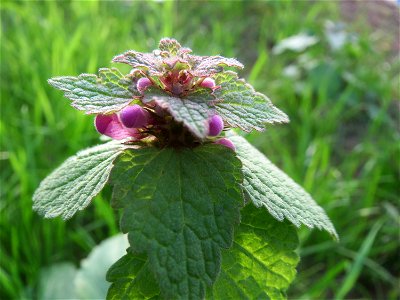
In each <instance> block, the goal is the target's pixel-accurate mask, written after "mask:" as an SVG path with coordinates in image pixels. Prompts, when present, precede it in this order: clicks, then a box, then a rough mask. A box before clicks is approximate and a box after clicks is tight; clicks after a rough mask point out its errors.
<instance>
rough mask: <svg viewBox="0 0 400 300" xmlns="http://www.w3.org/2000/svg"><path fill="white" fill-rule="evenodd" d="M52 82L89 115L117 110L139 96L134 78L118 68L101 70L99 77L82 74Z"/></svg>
mask: <svg viewBox="0 0 400 300" xmlns="http://www.w3.org/2000/svg"><path fill="white" fill-rule="evenodd" d="M49 84H50V85H52V86H53V87H55V88H57V89H59V90H61V91H64V92H65V94H64V95H65V97H67V98H68V99H70V100H72V106H73V107H75V108H76V109H79V110H83V111H85V112H86V113H88V114H97V113H102V114H104V113H110V112H114V111H118V110H120V109H122V108H123V107H125V106H126V105H128V104H129V103H130V102H132V101H133V100H134V99H133V97H135V96H140V94H139V92H138V91H137V90H136V87H135V85H134V84H133V83H132V79H130V78H129V77H124V76H123V75H122V74H121V73H120V72H119V71H118V70H117V69H116V68H112V69H107V68H104V69H100V70H99V76H96V75H94V74H81V75H79V76H78V77H74V76H61V77H54V78H51V79H49Z"/></svg>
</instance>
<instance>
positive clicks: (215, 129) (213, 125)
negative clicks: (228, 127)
mask: <svg viewBox="0 0 400 300" xmlns="http://www.w3.org/2000/svg"><path fill="white" fill-rule="evenodd" d="M208 126H209V128H208V135H209V136H217V135H219V134H220V133H221V132H222V129H224V121H223V120H222V118H221V117H220V116H219V115H214V116H212V117H211V118H210V119H209V120H208Z"/></svg>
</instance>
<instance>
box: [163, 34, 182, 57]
mask: <svg viewBox="0 0 400 300" xmlns="http://www.w3.org/2000/svg"><path fill="white" fill-rule="evenodd" d="M181 48H182V46H181V44H179V42H178V41H177V40H175V39H170V38H164V39H161V40H160V43H159V44H158V49H160V50H161V51H166V52H169V54H171V55H177V54H178V53H179V50H180V49H181Z"/></svg>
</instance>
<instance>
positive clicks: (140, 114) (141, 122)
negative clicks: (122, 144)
mask: <svg viewBox="0 0 400 300" xmlns="http://www.w3.org/2000/svg"><path fill="white" fill-rule="evenodd" d="M119 118H120V120H121V122H122V124H123V125H124V126H125V127H128V128H141V127H145V126H146V125H148V124H149V120H150V113H149V112H148V111H147V110H145V109H143V108H142V107H141V106H140V105H137V104H135V105H131V106H127V107H125V108H124V109H123V110H121V112H120V114H119Z"/></svg>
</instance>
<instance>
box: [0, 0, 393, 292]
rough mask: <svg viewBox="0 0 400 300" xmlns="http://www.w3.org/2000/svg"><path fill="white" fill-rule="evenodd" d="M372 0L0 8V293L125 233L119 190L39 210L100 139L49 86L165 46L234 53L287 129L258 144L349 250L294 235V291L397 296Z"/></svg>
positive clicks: (383, 76) (389, 131) (380, 41)
mask: <svg viewBox="0 0 400 300" xmlns="http://www.w3.org/2000/svg"><path fill="white" fill-rule="evenodd" d="M368 3H372V4H373V2H371V1H369V2H368ZM380 3H383V2H380ZM364 4H365V2H364ZM364 4H362V3H361V2H360V1H353V2H347V3H344V2H334V1H330V2H329V1H323V2H315V1H312V2H307V1H301V2H300V1H257V2H253V1H235V2H228V1H221V2H218V1H217V2H215V1H212V2H211V1H192V2H186V1H185V2H184V1H178V2H170V1H168V2H167V1H148V2H138V1H119V2H105V1H104V2H101V1H59V2H56V1H48V2H33V1H29V2H28V1H27V2H17V1H4V0H3V1H1V122H0V136H1V145H0V162H1V186H0V187H1V190H0V195H1V202H0V241H1V245H0V247H1V248H0V250H1V252H0V265H1V267H0V298H1V299H21V298H35V297H36V295H37V285H38V279H39V275H40V271H41V268H43V267H45V266H49V265H51V264H53V263H56V262H60V261H65V260H68V261H72V262H74V263H76V264H78V263H79V261H80V260H81V259H82V258H84V257H86V256H87V255H88V253H89V252H90V250H91V249H92V248H93V247H94V245H96V244H98V243H99V242H100V241H102V240H104V239H105V238H106V237H108V236H111V235H114V234H116V233H117V232H118V221H117V220H118V216H117V215H116V213H114V212H113V211H112V210H111V209H110V207H109V203H108V200H109V199H110V190H109V189H106V190H105V191H103V192H102V194H101V195H100V196H98V197H97V198H96V199H95V200H94V202H93V204H92V205H91V206H90V207H89V208H88V209H86V211H85V212H81V213H78V214H77V215H76V216H74V218H72V219H71V220H69V221H67V222H63V221H61V220H59V219H55V220H45V219H42V218H40V217H39V216H38V215H37V214H36V213H34V212H32V210H31V206H32V200H31V198H32V193H33V191H34V190H35V188H36V187H37V186H38V184H39V182H40V180H41V179H43V178H44V177H45V176H46V175H47V174H49V172H50V171H51V170H53V169H54V168H55V167H56V166H58V165H59V164H60V163H61V162H62V161H64V160H65V159H66V158H67V157H69V156H70V155H72V154H74V153H76V152H77V151H78V150H80V149H82V148H85V147H88V146H91V145H94V144H96V143H99V136H98V134H97V133H96V131H95V129H94V128H93V117H92V116H86V115H84V114H83V113H81V112H79V111H76V110H74V109H72V108H71V107H70V106H69V100H67V99H65V98H63V96H62V93H61V92H59V91H57V90H55V89H52V88H51V87H50V86H49V85H48V84H47V82H46V80H47V79H48V78H50V77H52V76H58V75H78V74H80V73H95V72H96V71H97V69H98V68H100V67H109V66H111V63H110V61H111V58H112V57H113V56H114V55H115V54H118V53H121V52H123V51H125V50H128V49H135V50H139V51H150V50H152V49H154V48H156V47H157V43H158V40H159V39H160V38H162V37H166V36H168V37H174V38H176V39H178V40H179V41H180V42H181V43H182V44H183V45H185V46H187V47H190V48H192V49H194V52H195V53H196V54H200V55H211V54H213V55H215V54H221V55H223V56H227V57H236V58H237V59H239V60H240V61H241V62H243V63H244V64H245V66H246V68H245V69H244V70H243V71H241V72H240V75H241V76H242V77H244V78H246V79H247V80H248V81H249V82H250V83H251V84H253V85H254V86H255V88H256V89H257V90H258V91H260V92H263V93H265V94H267V95H268V96H269V97H270V98H271V99H272V101H273V102H274V103H275V105H276V106H278V107H279V108H281V109H282V110H283V111H285V112H286V113H287V114H288V115H289V117H290V119H291V123H289V124H288V125H277V126H268V128H267V130H266V131H265V132H263V133H252V134H251V135H250V136H248V138H249V139H250V140H251V141H252V142H253V143H254V144H255V145H256V146H257V147H258V148H259V149H261V150H262V151H263V152H264V153H265V154H266V155H267V156H268V157H269V158H270V159H271V160H272V161H273V162H275V163H276V164H277V165H278V166H280V167H281V168H282V169H283V170H284V171H285V172H287V173H288V174H289V175H290V176H291V177H292V178H294V179H295V180H296V181H297V182H298V183H300V184H301V185H303V186H304V187H305V188H306V190H308V191H309V192H310V193H311V194H312V195H313V197H314V198H315V199H316V201H317V202H318V203H319V204H320V205H321V206H323V207H324V208H325V210H326V211H327V213H328V215H329V216H330V218H331V219H332V221H333V223H334V224H335V226H336V228H337V231H338V233H339V235H340V236H341V240H340V242H339V243H335V242H333V241H332V240H331V239H330V238H329V236H328V235H327V234H325V233H323V232H319V231H317V230H314V231H309V230H307V229H304V228H302V229H300V231H299V234H300V239H301V248H300V249H299V252H300V255H301V257H302V260H301V262H300V265H299V268H298V276H297V279H296V281H295V282H294V284H293V285H292V287H291V288H290V290H289V292H288V295H289V297H290V298H292V299H342V298H364V299H365V298H366V299H371V298H374V299H396V298H397V299H398V297H399V296H400V294H399V270H400V259H399V192H400V191H399V154H400V153H399V150H400V149H399V148H400V146H399V145H400V143H399V141H400V138H399V137H400V134H399V130H398V129H399V107H400V106H399V86H398V85H399V56H398V55H399V54H398V46H397V42H398V40H397V41H396V36H397V38H398V35H399V32H398V27H397V26H398V8H396V6H395V4H393V5H392V6H391V5H388V6H385V5H383V4H378V6H379V7H380V8H379V9H376V8H374V7H373V5H372V4H371V7H372V8H371V9H370V8H369V7H368V5H370V4H368V5H364ZM360 6H362V7H363V8H362V9H360V8H359V7H360ZM382 7H386V8H387V11H386V10H385V9H386V8H383V9H382ZM380 10H382V11H383V13H382V14H380V15H379V18H377V19H376V18H375V19H373V18H372V17H371V15H370V13H374V12H375V13H376V12H378V13H379V11H380ZM382 16H383V17H382ZM380 19H382V20H384V22H383V23H382V22H380V21H379V20H380ZM371 20H372V22H371ZM373 20H375V22H373ZM376 20H378V21H376ZM289 37H292V38H291V39H287V38H289ZM121 70H123V71H128V70H127V69H126V67H125V66H121Z"/></svg>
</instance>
